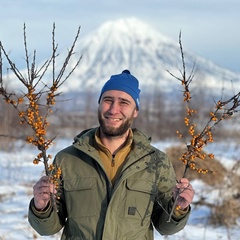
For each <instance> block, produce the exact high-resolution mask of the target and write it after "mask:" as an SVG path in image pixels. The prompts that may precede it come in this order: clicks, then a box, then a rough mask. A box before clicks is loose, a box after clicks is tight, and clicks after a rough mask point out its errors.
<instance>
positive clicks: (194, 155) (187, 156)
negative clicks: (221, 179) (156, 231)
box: [168, 33, 240, 221]
mask: <svg viewBox="0 0 240 240" xmlns="http://www.w3.org/2000/svg"><path fill="white" fill-rule="evenodd" d="M179 45H180V51H181V58H182V64H183V71H182V72H181V78H179V77H176V76H175V75H173V74H171V73H170V74H171V75H172V76H173V77H174V78H176V79H177V80H179V81H181V83H182V86H183V88H184V90H183V101H184V102H185V103H186V114H185V117H184V123H185V126H186V127H187V130H188V131H187V132H188V135H189V136H188V137H189V138H190V140H189V143H188V144H186V147H187V150H186V151H185V152H184V153H183V154H182V155H181V157H180V160H181V161H182V163H183V164H184V165H185V168H184V173H183V178H184V177H186V173H187V170H188V169H191V170H193V171H196V172H198V173H202V174H206V173H213V171H212V170H209V169H202V168H199V167H197V163H196V160H197V159H201V160H204V159H205V158H206V157H207V156H208V157H209V158H210V159H213V158H214V154H213V153H210V154H205V153H203V149H204V147H205V146H207V144H208V143H212V142H213V134H212V132H213V129H214V128H215V127H216V125H217V124H219V123H220V122H221V121H223V120H225V119H228V118H230V117H231V116H232V115H233V114H234V113H236V112H238V111H239V106H240V92H239V93H237V94H236V95H234V96H233V97H231V98H229V99H228V100H225V101H222V100H219V101H218V102H217V103H216V104H215V110H214V111H213V112H210V117H209V120H208V121H207V123H206V125H205V126H204V127H203V129H202V130H200V131H199V129H197V124H196V123H195V122H194V120H193V116H194V115H195V114H197V111H196V110H194V109H191V107H190V102H191V99H192V98H191V92H190V88H189V86H190V83H191V82H192V80H193V70H192V72H191V74H190V76H189V77H188V78H187V77H186V68H185V60H184V53H183V48H182V42H181V33H180V35H179ZM193 69H194V67H193ZM176 133H177V135H178V137H179V138H183V134H182V133H181V132H180V131H177V132H176ZM179 194H180V193H177V195H176V198H175V201H174V202H173V205H172V210H171V213H170V215H169V219H168V221H170V220H171V217H172V215H173V213H174V211H175V210H179V206H177V200H178V198H179Z"/></svg>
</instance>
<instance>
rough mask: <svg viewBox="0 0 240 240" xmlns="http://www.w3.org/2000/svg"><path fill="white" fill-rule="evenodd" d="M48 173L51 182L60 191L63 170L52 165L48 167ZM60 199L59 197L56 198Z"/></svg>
mask: <svg viewBox="0 0 240 240" xmlns="http://www.w3.org/2000/svg"><path fill="white" fill-rule="evenodd" d="M48 172H49V176H50V182H51V183H52V184H53V185H54V186H55V188H56V189H59V186H60V181H61V180H60V178H61V175H62V170H61V168H60V167H55V166H54V165H53V164H50V165H49V167H48ZM56 198H57V199H59V198H60V197H59V196H56Z"/></svg>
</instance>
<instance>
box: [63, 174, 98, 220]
mask: <svg viewBox="0 0 240 240" xmlns="http://www.w3.org/2000/svg"><path fill="white" fill-rule="evenodd" d="M96 185H97V184H96V178H94V177H83V178H68V179H64V194H65V199H66V206H67V210H68V215H69V217H70V218H77V217H91V216H96V214H97V207H96V199H97V198H96V195H97V194H96Z"/></svg>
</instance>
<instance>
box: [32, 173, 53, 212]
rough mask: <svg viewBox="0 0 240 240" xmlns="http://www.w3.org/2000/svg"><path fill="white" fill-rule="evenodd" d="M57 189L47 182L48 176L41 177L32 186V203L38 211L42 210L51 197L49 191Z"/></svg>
mask: <svg viewBox="0 0 240 240" xmlns="http://www.w3.org/2000/svg"><path fill="white" fill-rule="evenodd" d="M56 192H57V191H56V189H55V187H54V185H53V184H52V183H50V182H49V177H48V176H44V177H42V178H41V179H40V180H39V181H38V182H37V183H36V184H35V185H34V186H33V195H34V205H35V208H36V209H37V210H38V211H42V210H44V209H45V208H46V207H47V205H48V203H49V201H50V198H51V193H53V194H55V193H56Z"/></svg>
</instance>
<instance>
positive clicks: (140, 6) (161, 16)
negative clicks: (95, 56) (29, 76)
mask: <svg viewBox="0 0 240 240" xmlns="http://www.w3.org/2000/svg"><path fill="white" fill-rule="evenodd" d="M0 8H1V14H0V41H2V44H3V46H4V47H5V49H6V50H8V51H10V52H11V56H14V57H16V61H17V62H18V61H20V60H21V61H22V59H23V58H24V55H23V53H22V52H23V24H24V23H26V26H27V36H28V44H29V46H32V47H33V48H34V49H37V56H38V59H39V60H43V59H45V58H47V57H48V53H49V48H50V49H51V32H52V25H53V22H55V24H56V42H57V43H59V47H60V48H61V47H62V48H64V47H66V48H67V47H70V44H71V43H72V40H73V38H74V37H75V35H76V31H77V28H78V26H81V35H80V38H81V37H83V36H84V35H86V34H87V33H88V32H90V31H92V30H94V29H96V28H97V27H99V26H100V25H101V24H102V23H104V22H106V21H108V20H114V19H119V18H128V17H136V18H138V19H140V20H142V21H145V22H146V23H148V24H150V25H152V26H153V27H154V28H155V29H157V30H158V31H159V32H161V33H162V34H163V35H166V36H168V37H171V38H172V39H174V40H176V41H178V35H179V32H180V31H181V32H182V43H183V46H184V49H185V50H190V51H193V52H195V53H197V54H198V55H200V56H202V57H204V58H207V59H209V60H211V61H213V62H214V63H216V64H218V65H220V66H221V67H224V68H227V69H229V70H233V71H238V72H240V1H239V0H102V1H100V0H0Z"/></svg>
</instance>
